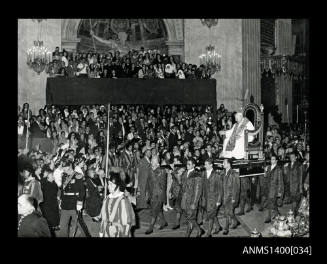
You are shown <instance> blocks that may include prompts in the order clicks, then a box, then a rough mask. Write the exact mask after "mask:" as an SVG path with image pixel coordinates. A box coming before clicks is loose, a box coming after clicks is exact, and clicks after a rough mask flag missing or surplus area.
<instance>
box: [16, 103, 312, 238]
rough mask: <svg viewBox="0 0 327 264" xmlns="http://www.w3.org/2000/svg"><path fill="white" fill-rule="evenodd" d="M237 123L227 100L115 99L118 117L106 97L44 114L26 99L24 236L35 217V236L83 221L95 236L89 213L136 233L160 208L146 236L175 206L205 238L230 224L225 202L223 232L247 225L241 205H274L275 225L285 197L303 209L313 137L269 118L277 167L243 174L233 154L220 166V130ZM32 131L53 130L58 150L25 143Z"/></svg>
mask: <svg viewBox="0 0 327 264" xmlns="http://www.w3.org/2000/svg"><path fill="white" fill-rule="evenodd" d="M108 120H109V124H108ZM234 123H235V120H234V115H233V113H232V112H229V111H228V110H227V109H225V107H224V105H221V106H220V107H219V109H217V111H216V110H215V109H212V108H211V107H209V106H185V105H179V106H174V105H167V106H152V105H113V106H111V109H110V113H109V117H108V115H107V109H106V107H105V106H103V105H83V106H55V105H51V106H45V107H44V108H43V109H40V110H39V112H38V113H34V114H33V113H32V111H31V110H30V109H29V105H28V104H27V103H25V104H24V105H23V107H22V108H21V107H20V106H19V107H18V146H19V147H18V161H19V162H18V165H19V166H18V196H19V199H18V213H19V214H20V215H19V225H18V230H19V231H18V233H19V234H20V235H21V236H24V232H25V231H24V230H25V229H26V226H31V225H27V224H26V221H34V222H35V221H37V224H35V226H38V227H39V231H33V232H31V231H30V230H29V232H25V236H50V235H52V236H54V234H55V231H58V230H59V236H74V235H75V233H76V228H75V227H77V226H80V227H81V228H82V229H83V232H84V234H86V235H89V234H88V230H87V226H86V225H85V223H84V221H83V214H87V215H89V216H90V217H92V219H93V221H94V222H95V223H97V222H100V232H99V236H103V237H121V236H127V237H129V236H132V234H133V232H132V230H133V228H132V227H133V226H137V217H138V213H139V211H140V210H143V209H146V208H150V214H151V220H150V225H149V228H148V230H147V231H146V234H151V233H152V232H153V229H154V225H155V223H156V220H157V218H159V219H160V227H159V229H163V228H166V227H167V222H166V220H165V217H164V214H163V212H164V211H170V210H173V211H175V212H176V224H175V225H174V226H173V229H178V228H180V219H181V216H182V215H184V217H185V218H186V220H187V222H188V228H187V232H186V236H190V235H191V233H192V231H193V230H196V231H197V232H196V236H202V235H205V236H211V235H212V234H215V233H218V232H219V231H220V230H222V229H223V228H222V227H221V225H220V223H219V221H218V212H219V210H220V208H224V210H223V211H224V214H225V218H226V223H225V225H224V231H223V234H228V230H229V228H237V226H238V224H239V222H238V220H237V218H236V217H235V214H234V210H235V208H237V207H239V211H238V213H237V214H239V215H242V214H244V213H247V212H249V211H251V210H253V206H254V204H255V203H256V204H257V205H258V208H259V211H263V210H265V211H267V216H266V219H265V222H267V223H268V222H270V221H271V219H272V218H273V217H274V215H275V214H277V213H278V207H280V206H282V205H283V204H287V203H292V209H293V211H294V212H295V213H296V212H297V209H298V207H299V203H300V199H301V198H302V197H303V196H307V195H308V191H309V153H310V147H309V140H308V139H309V137H308V135H306V136H307V138H305V135H304V133H303V130H302V129H301V127H278V126H268V128H267V130H266V132H265V144H264V153H265V158H266V159H267V160H268V161H270V162H271V165H269V166H268V167H266V169H265V175H264V176H260V177H244V178H240V177H239V176H238V174H237V173H236V171H235V170H233V160H232V159H224V162H223V170H222V171H219V170H216V169H214V162H215V160H217V159H218V158H219V157H221V153H222V144H223V137H222V136H221V135H220V134H219V131H221V130H229V129H231V128H232V126H233V124H234ZM108 128H109V131H108ZM108 132H109V147H108V153H107V152H106V149H107V133H108ZM26 137H27V138H48V140H49V141H51V142H52V145H53V149H52V151H44V150H42V146H40V144H38V145H36V146H34V147H28V148H25V144H24V140H25V139H26ZM106 154H107V155H106ZM106 156H107V158H106ZM107 169H108V177H106V171H107ZM267 176H268V177H267ZM106 187H107V188H106ZM105 197H106V198H105ZM104 198H105V199H104ZM246 204H247V205H248V206H247V209H246V210H245V205H246ZM59 212H60V213H59ZM24 219H25V223H24ZM28 219H29V220H28ZM44 219H45V220H46V223H47V225H48V227H49V230H47V226H46V225H45V224H44V223H45V222H44V221H43V220H44ZM204 220H208V228H207V230H206V231H204V229H203V226H202V225H201V224H203V221H204ZM70 221H71V223H70V225H69V222H70ZM214 227H215V228H214ZM35 229H36V230H37V228H35ZM26 233H27V235H26Z"/></svg>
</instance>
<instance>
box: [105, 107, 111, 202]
mask: <svg viewBox="0 0 327 264" xmlns="http://www.w3.org/2000/svg"><path fill="white" fill-rule="evenodd" d="M107 113H108V119H107V150H106V178H105V181H104V199H106V198H107V179H108V153H109V128H110V127H109V113H110V103H108V111H107Z"/></svg>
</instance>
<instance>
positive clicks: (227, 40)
mask: <svg viewBox="0 0 327 264" xmlns="http://www.w3.org/2000/svg"><path fill="white" fill-rule="evenodd" d="M184 36H185V41H184V45H185V47H184V49H185V61H186V62H187V63H193V64H197V65H198V64H199V55H200V54H202V53H204V52H205V47H206V46H208V45H209V44H210V41H209V29H208V27H206V26H203V25H202V23H201V21H200V19H185V25H184ZM211 39H212V41H211V44H212V45H214V46H215V48H216V51H217V52H218V53H220V54H221V55H222V58H221V71H220V72H217V73H215V75H214V76H213V77H214V78H216V80H217V104H218V107H219V105H220V104H222V103H223V104H225V107H226V108H227V109H229V110H232V111H233V110H237V109H239V108H240V107H241V106H242V101H241V100H239V99H241V98H242V95H243V84H242V19H219V21H218V25H217V26H214V27H212V28H211Z"/></svg>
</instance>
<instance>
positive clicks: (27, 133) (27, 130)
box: [25, 108, 30, 149]
mask: <svg viewBox="0 0 327 264" xmlns="http://www.w3.org/2000/svg"><path fill="white" fill-rule="evenodd" d="M29 122H30V109H29V108H28V111H27V125H26V139H25V149H27V146H28V138H29V126H30V125H29V124H30V123H29Z"/></svg>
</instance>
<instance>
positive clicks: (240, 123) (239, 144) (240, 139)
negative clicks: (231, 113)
mask: <svg viewBox="0 0 327 264" xmlns="http://www.w3.org/2000/svg"><path fill="white" fill-rule="evenodd" d="M235 120H236V123H235V124H234V125H233V127H232V129H230V130H226V131H223V130H221V131H219V134H220V135H225V136H226V138H225V140H224V144H223V152H222V157H223V158H232V157H234V158H236V159H244V155H245V149H244V138H245V135H244V131H245V129H246V130H254V129H255V128H254V126H253V124H252V123H251V121H249V119H247V118H246V117H243V114H242V113H241V112H238V113H236V114H235ZM253 139H254V138H253V136H251V135H249V137H248V142H252V141H253Z"/></svg>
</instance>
